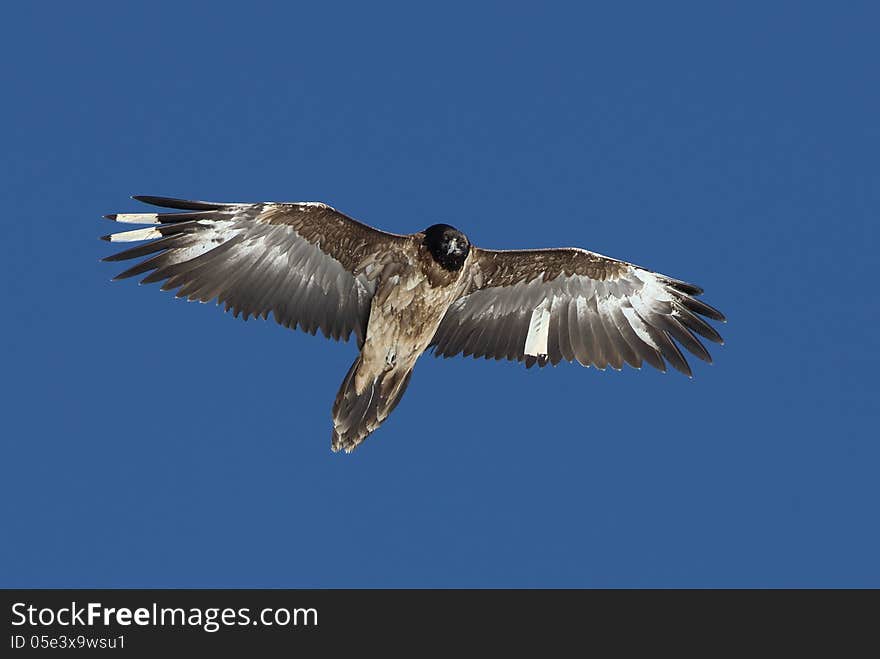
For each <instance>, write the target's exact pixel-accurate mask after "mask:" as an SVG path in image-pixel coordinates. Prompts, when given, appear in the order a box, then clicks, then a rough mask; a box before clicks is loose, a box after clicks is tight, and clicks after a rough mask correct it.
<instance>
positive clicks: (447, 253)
mask: <svg viewBox="0 0 880 659" xmlns="http://www.w3.org/2000/svg"><path fill="white" fill-rule="evenodd" d="M424 245H425V247H427V248H428V251H429V252H431V256H432V257H433V258H434V260H435V261H436V262H437V263H438V264H440V266H441V267H443V268H445V269H446V270H452V271H456V270H461V267H462V266H463V265H464V262H465V260H467V257H468V254H469V253H470V251H471V243H470V241H469V240H468V239H467V236H465V235H464V234H463V233H462V232H461V231H459V230H458V229H456V228H455V227H451V226H449V225H448V224H434V225H432V226H429V227H428V228H427V229H425V240H424Z"/></svg>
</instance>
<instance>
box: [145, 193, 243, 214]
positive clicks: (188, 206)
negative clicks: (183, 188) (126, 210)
mask: <svg viewBox="0 0 880 659" xmlns="http://www.w3.org/2000/svg"><path fill="white" fill-rule="evenodd" d="M132 199H134V200H136V201H140V202H143V203H145V204H150V205H151V206H160V207H162V208H178V209H181V210H192V211H216V210H220V209H223V208H228V207H229V206H234V205H235V204H224V203H219V202H214V201H194V200H191V199H175V198H174V197H154V196H152V195H132Z"/></svg>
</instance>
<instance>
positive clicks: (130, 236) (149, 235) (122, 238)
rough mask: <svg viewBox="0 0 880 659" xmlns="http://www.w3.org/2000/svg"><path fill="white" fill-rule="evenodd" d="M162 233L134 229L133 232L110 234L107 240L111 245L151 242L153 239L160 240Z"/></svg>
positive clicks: (148, 229)
mask: <svg viewBox="0 0 880 659" xmlns="http://www.w3.org/2000/svg"><path fill="white" fill-rule="evenodd" d="M161 237H162V232H161V231H159V230H158V229H152V228H147V229H135V230H134V231H122V232H120V233H111V234H110V235H109V236H108V238H109V239H110V242H111V243H132V242H135V241H137V240H152V239H153V238H161Z"/></svg>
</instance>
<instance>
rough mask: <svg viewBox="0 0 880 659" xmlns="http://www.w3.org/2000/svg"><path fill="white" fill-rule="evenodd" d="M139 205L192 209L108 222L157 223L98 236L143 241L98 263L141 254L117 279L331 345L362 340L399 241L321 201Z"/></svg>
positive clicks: (114, 217)
mask: <svg viewBox="0 0 880 659" xmlns="http://www.w3.org/2000/svg"><path fill="white" fill-rule="evenodd" d="M137 199H140V200H142V201H145V202H147V203H151V204H153V205H157V206H163V207H168V208H176V209H183V210H189V211H193V212H183V213H181V212H175V213H138V214H119V215H108V216H107V217H108V218H109V219H111V220H116V221H118V222H125V223H134V224H151V225H157V226H155V228H147V229H138V230H135V231H128V232H123V233H116V234H112V235H109V236H105V237H104V238H105V240H110V241H111V242H130V241H143V240H149V242H145V243H143V244H140V245H138V246H136V247H133V248H131V249H128V250H125V251H123V252H120V253H117V254H113V255H111V256H108V257H107V258H106V259H105V260H107V261H120V260H127V259H136V258H141V257H148V258H146V259H145V260H143V261H141V262H139V263H137V264H136V265H134V266H133V267H131V268H129V269H128V270H126V271H125V272H123V273H121V274H120V275H119V276H118V277H117V278H118V279H119V278H126V277H132V276H135V275H140V274H144V273H149V274H148V275H147V276H146V277H145V278H144V280H143V283H149V282H155V281H163V282H164V283H163V285H162V288H163V289H165V290H171V289H177V293H176V295H177V297H185V298H187V299H189V300H199V301H201V302H208V301H211V300H214V299H216V300H217V303H218V304H223V305H224V306H225V308H226V310H227V311H228V310H232V312H233V315H235V316H238V315H239V314H241V315H242V316H243V317H244V319H245V320H247V318H248V317H249V316H254V317H256V316H262V317H263V318H267V317H268V316H269V314H270V313H271V314H272V315H273V316H274V317H275V320H276V321H277V322H278V323H280V324H282V325H284V326H286V327H290V328H295V327H297V326H299V327H301V328H302V329H303V330H305V331H307V332H310V333H312V334H314V333H315V332H317V330H318V329H320V330H321V331H322V332H323V333H324V334H325V336H328V337H333V338H335V339H345V340H347V339H348V338H349V336H350V335H351V333H352V332H354V333H355V334H356V335H357V337H358V340H359V342H362V341H363V339H364V332H365V329H366V323H367V317H368V315H369V308H370V300H371V299H372V296H373V293H374V291H375V282H376V278H377V276H378V275H379V273H380V272H381V271H382V268H383V267H384V266H385V265H387V264H388V263H389V262H390V261H393V260H394V259H395V258H396V256H395V255H396V254H397V253H398V250H396V249H395V247H396V246H398V245H399V244H400V241H402V240H404V238H403V237H402V236H397V235H394V234H390V233H386V232H384V231H380V230H378V229H374V228H373V227H370V226H367V225H366V224H362V223H361V222H358V221H356V220H354V219H352V218H350V217H348V216H347V215H344V214H343V213H340V212H339V211H337V210H335V209H333V208H331V207H330V206H327V205H326V204H321V203H314V202H311V203H259V204H221V203H214V202H203V201H198V202H195V201H188V200H178V199H168V198H164V197H137Z"/></svg>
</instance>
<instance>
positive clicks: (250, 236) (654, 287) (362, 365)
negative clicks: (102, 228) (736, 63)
mask: <svg viewBox="0 0 880 659" xmlns="http://www.w3.org/2000/svg"><path fill="white" fill-rule="evenodd" d="M137 199H139V200H142V201H146V202H147V203H152V204H155V205H158V206H164V207H171V208H174V209H178V211H184V212H174V213H138V214H120V215H109V216H107V217H108V218H109V219H113V220H116V221H117V222H123V223H137V224H150V225H154V227H153V228H146V229H137V230H134V231H127V232H122V233H116V234H112V235H109V236H105V239H107V240H110V241H111V242H131V241H146V240H152V242H148V243H145V244H142V245H140V246H137V247H134V248H131V249H128V250H125V251H123V252H121V253H118V254H115V255H112V256H110V257H107V259H105V260H123V259H131V258H138V257H149V258H147V259H146V260H144V261H142V262H140V263H138V264H137V265H135V266H134V267H132V268H130V269H128V270H126V271H125V272H123V273H121V274H120V275H119V276H118V278H124V277H130V276H134V275H137V274H142V273H145V272H151V274H149V275H148V276H147V277H146V278H145V279H144V280H143V281H144V282H152V281H164V284H163V286H162V288H163V289H178V291H177V296H178V297H186V298H187V299H190V300H200V301H202V302H208V301H211V300H214V299H216V300H217V303H218V304H221V303H222V304H224V305H225V307H226V309H227V310H232V311H233V314H234V315H236V316H237V315H239V314H242V315H243V316H244V318H245V320H246V319H247V318H248V317H249V316H262V317H263V318H267V317H268V316H269V314H270V313H271V314H272V315H273V316H274V317H275V319H276V321H277V322H279V323H280V324H282V325H284V326H286V327H291V328H295V327H297V326H299V327H300V328H302V329H303V330H305V331H307V332H310V333H312V334H314V333H315V332H317V331H318V330H319V329H320V330H321V331H322V332H323V333H324V334H325V335H326V336H328V337H332V338H335V339H343V340H347V339H348V338H349V336H350V335H351V334H355V336H356V337H357V341H358V346H359V348H360V353H359V355H358V357H357V358H356V359H355V361H354V363H353V364H352V366H351V368H350V369H349V372H348V374H347V375H346V377H345V379H344V380H343V383H342V386H341V387H340V390H339V393H338V394H337V397H336V401H335V403H334V405H333V432H332V441H331V447H332V448H333V450H339V449H344V450H346V451H351V450H352V449H354V448H355V447H356V446H358V445H359V444H360V443H361V442H362V441H363V440H364V439H365V438H366V437H367V436H368V435H369V434H370V433H371V432H372V431H373V430H375V429H376V428H377V427H378V426H379V425H381V424H382V422H383V421H384V420H385V419H386V418H387V417H388V415H389V414H390V413H391V411H392V410H393V409H394V407H395V406H396V405H397V403H398V402H399V401H400V398H401V397H402V396H403V393H404V392H405V390H406V387H407V385H408V384H409V380H410V376H411V375H412V370H413V367H414V366H415V363H416V361H417V360H418V358H419V357H420V356H421V355H422V353H423V352H425V350H427V349H429V348H431V347H433V348H434V351H435V354H437V355H441V356H444V357H449V356H453V355H456V354H464V355H465V356H467V355H473V356H474V357H486V358H490V357H494V358H495V359H511V360H516V361H522V362H525V364H526V366H528V367H531V366H533V365H535V364H538V365H539V366H545V365H546V364H553V365H555V364H557V363H559V362H560V361H562V360H567V361H578V362H579V363H581V364H582V365H584V366H588V365H592V366H595V367H597V368H599V369H604V368H606V367H607V366H611V367H613V368H615V369H620V368H622V366H623V364H624V363H627V364H630V365H631V366H633V367H636V368H639V367H640V366H641V365H642V363H643V362H647V363H649V364H651V365H652V366H654V367H656V368H659V369H661V370H665V368H666V362H668V363H670V364H672V366H673V367H675V368H676V369H677V370H680V371H682V372H683V373H685V374H687V375H690V367H689V366H688V364H687V361H686V360H685V359H684V356H683V355H682V353H681V351H680V350H679V348H678V346H677V344H681V345H682V346H684V347H685V348H686V349H687V350H688V351H689V352H691V353H692V354H694V355H696V356H697V357H699V358H701V359H703V360H705V361H709V360H710V358H709V354H708V352H707V351H706V349H705V348H704V347H703V345H702V344H701V343H700V341H699V339H697V338H696V335H700V336H702V337H704V338H707V339H709V340H711V341H714V342H717V343H721V337H720V336H719V335H718V333H717V332H716V331H715V330H714V329H713V328H712V327H711V326H710V325H709V324H707V323H706V322H705V321H704V320H703V319H702V318H701V317H700V316H705V317H707V318H711V319H714V320H721V321H723V320H724V317H723V315H722V314H721V313H720V312H718V311H717V310H715V309H713V308H712V307H710V306H708V305H706V304H705V303H703V302H701V301H699V300H697V299H696V296H698V295H699V294H700V293H702V290H701V289H699V288H698V287H696V286H693V285H691V284H687V283H685V282H682V281H679V280H676V279H672V278H670V277H666V276H664V275H660V274H658V273H655V272H651V271H649V270H646V269H644V268H640V267H638V266H635V265H632V264H630V263H626V262H624V261H618V260H616V259H611V258H609V257H605V256H602V255H599V254H595V253H593V252H588V251H585V250H582V249H576V248H562V249H542V250H512V251H496V250H485V249H479V248H476V247H473V246H472V245H471V244H470V241H469V240H468V239H467V237H466V236H465V235H464V234H462V233H461V232H460V231H458V230H457V229H454V228H453V227H450V226H448V225H443V224H440V225H433V226H431V227H428V228H427V229H425V230H424V231H420V232H417V233H413V234H410V235H405V236H401V235H395V234H390V233H387V232H383V231H380V230H378V229H373V228H372V227H369V226H367V225H364V224H361V223H360V222H357V221H356V220H353V219H352V218H350V217H347V216H346V215H343V214H342V213H340V212H338V211H336V210H335V209H333V208H331V207H329V206H327V205H326V204H322V203H318V202H294V203H274V202H268V203H258V204H222V203H213V202H196V201H186V200H179V199H167V198H162V197H137Z"/></svg>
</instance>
